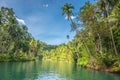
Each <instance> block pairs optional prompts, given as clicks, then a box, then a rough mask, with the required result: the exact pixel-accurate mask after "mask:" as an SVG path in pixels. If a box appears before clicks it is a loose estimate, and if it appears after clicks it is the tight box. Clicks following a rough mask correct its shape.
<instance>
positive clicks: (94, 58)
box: [43, 0, 120, 71]
mask: <svg viewBox="0 0 120 80" xmlns="http://www.w3.org/2000/svg"><path fill="white" fill-rule="evenodd" d="M73 10H74V6H73V5H72V4H69V3H66V4H65V5H64V6H63V7H62V13H63V15H65V16H67V18H68V21H70V22H71V24H70V26H71V30H72V31H75V32H76V35H75V37H74V39H73V41H71V42H68V43H67V44H61V45H59V46H58V47H57V48H56V49H53V50H51V51H50V52H48V51H46V52H45V54H44V58H43V59H52V60H66V61H67V62H71V61H75V62H77V64H78V65H81V66H85V67H91V68H94V69H105V68H108V69H109V70H110V71H120V0H97V1H96V2H95V3H90V2H89V1H88V2H86V3H85V5H84V6H83V7H81V8H80V9H79V12H77V14H76V12H73ZM71 16H76V19H72V17H71ZM67 38H68V39H69V35H67Z"/></svg>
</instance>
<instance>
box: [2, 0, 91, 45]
mask: <svg viewBox="0 0 120 80" xmlns="http://www.w3.org/2000/svg"><path fill="white" fill-rule="evenodd" d="M86 1H88V0H0V7H1V6H4V7H8V8H13V10H14V12H15V15H16V16H17V20H18V21H19V22H20V24H24V25H26V26H27V27H28V32H29V33H31V34H32V36H33V37H34V38H35V39H36V40H40V41H43V42H46V43H48V44H52V45H58V44H61V43H67V42H68V41H70V40H72V39H73V38H74V35H75V32H70V30H71V27H70V22H69V21H68V20H67V19H66V17H65V16H63V15H62V9H61V8H62V7H63V6H64V4H65V3H70V4H72V5H73V6H74V12H75V13H77V12H78V11H79V9H80V7H82V6H83V5H84V3H85V2H86ZM92 1H93V0H92ZM74 18H75V16H73V19H74ZM66 35H69V36H70V40H67V38H66Z"/></svg>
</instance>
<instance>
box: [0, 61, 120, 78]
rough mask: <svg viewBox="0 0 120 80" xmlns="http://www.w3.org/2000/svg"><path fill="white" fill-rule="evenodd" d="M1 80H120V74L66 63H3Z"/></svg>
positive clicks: (0, 69) (0, 70) (0, 67)
mask: <svg viewBox="0 0 120 80" xmlns="http://www.w3.org/2000/svg"><path fill="white" fill-rule="evenodd" d="M0 80H120V76H119V75H118V74H110V73H107V72H100V71H94V70H90V69H85V68H81V67H80V66H76V65H75V64H72V63H66V62H45V61H44V62H41V61H30V62H1V63H0Z"/></svg>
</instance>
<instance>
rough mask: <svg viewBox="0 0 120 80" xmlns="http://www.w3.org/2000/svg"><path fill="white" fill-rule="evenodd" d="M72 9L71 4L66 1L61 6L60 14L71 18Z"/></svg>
mask: <svg viewBox="0 0 120 80" xmlns="http://www.w3.org/2000/svg"><path fill="white" fill-rule="evenodd" d="M72 9H74V7H73V6H72V5H71V4H68V3H66V4H65V5H64V6H63V7H62V14H63V15H65V16H66V17H67V19H68V20H71V21H72V19H71V15H73V13H72Z"/></svg>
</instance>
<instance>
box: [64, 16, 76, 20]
mask: <svg viewBox="0 0 120 80" xmlns="http://www.w3.org/2000/svg"><path fill="white" fill-rule="evenodd" d="M70 18H71V19H72V20H73V19H75V18H76V16H70ZM65 19H68V16H65Z"/></svg>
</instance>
